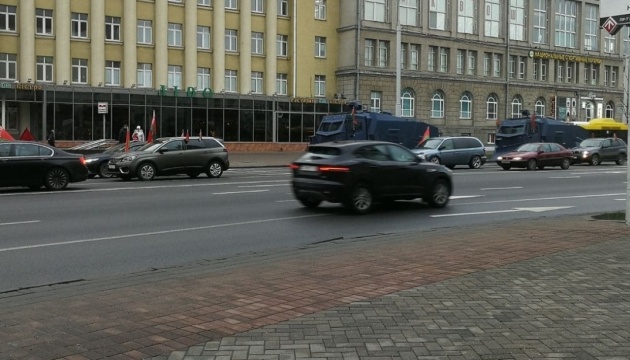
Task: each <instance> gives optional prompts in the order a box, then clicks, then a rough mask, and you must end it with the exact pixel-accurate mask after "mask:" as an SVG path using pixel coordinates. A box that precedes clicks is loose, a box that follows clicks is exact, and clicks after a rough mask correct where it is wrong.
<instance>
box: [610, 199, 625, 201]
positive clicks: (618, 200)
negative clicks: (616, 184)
mask: <svg viewBox="0 0 630 360" xmlns="http://www.w3.org/2000/svg"><path fill="white" fill-rule="evenodd" d="M613 200H617V201H626V199H613Z"/></svg>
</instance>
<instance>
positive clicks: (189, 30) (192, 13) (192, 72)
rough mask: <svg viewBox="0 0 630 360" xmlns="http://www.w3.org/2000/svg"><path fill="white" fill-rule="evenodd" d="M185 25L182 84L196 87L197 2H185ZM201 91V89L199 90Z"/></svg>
mask: <svg viewBox="0 0 630 360" xmlns="http://www.w3.org/2000/svg"><path fill="white" fill-rule="evenodd" d="M185 21H186V23H185V24H184V31H185V33H184V42H185V43H184V45H185V46H184V84H183V86H184V87H185V88H186V87H194V88H196V87H197V2H196V1H187V2H186V18H185ZM199 90H203V89H199Z"/></svg>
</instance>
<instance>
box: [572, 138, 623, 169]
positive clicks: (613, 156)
mask: <svg viewBox="0 0 630 360" xmlns="http://www.w3.org/2000/svg"><path fill="white" fill-rule="evenodd" d="M573 154H574V155H575V163H576V164H580V163H588V164H591V165H599V164H601V163H602V161H614V162H615V163H617V165H625V163H626V161H627V159H628V145H627V144H626V143H625V142H624V141H623V140H621V139H619V138H590V139H586V140H583V141H582V142H581V143H580V145H579V146H578V147H576V148H573Z"/></svg>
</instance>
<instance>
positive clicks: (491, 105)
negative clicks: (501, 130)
mask: <svg viewBox="0 0 630 360" xmlns="http://www.w3.org/2000/svg"><path fill="white" fill-rule="evenodd" d="M498 109H499V104H498V102H497V97H496V96H495V95H490V96H488V100H486V119H487V120H496V119H497V111H498Z"/></svg>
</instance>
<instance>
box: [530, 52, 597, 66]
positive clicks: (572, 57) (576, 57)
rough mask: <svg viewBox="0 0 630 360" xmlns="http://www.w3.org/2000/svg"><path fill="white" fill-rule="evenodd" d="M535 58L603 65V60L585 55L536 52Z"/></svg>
mask: <svg viewBox="0 0 630 360" xmlns="http://www.w3.org/2000/svg"><path fill="white" fill-rule="evenodd" d="M533 55H534V56H533V57H534V58H538V59H551V60H559V61H575V62H581V63H589V64H601V63H602V59H598V58H594V57H591V56H583V55H571V54H559V53H552V52H546V51H534V54H533Z"/></svg>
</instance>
